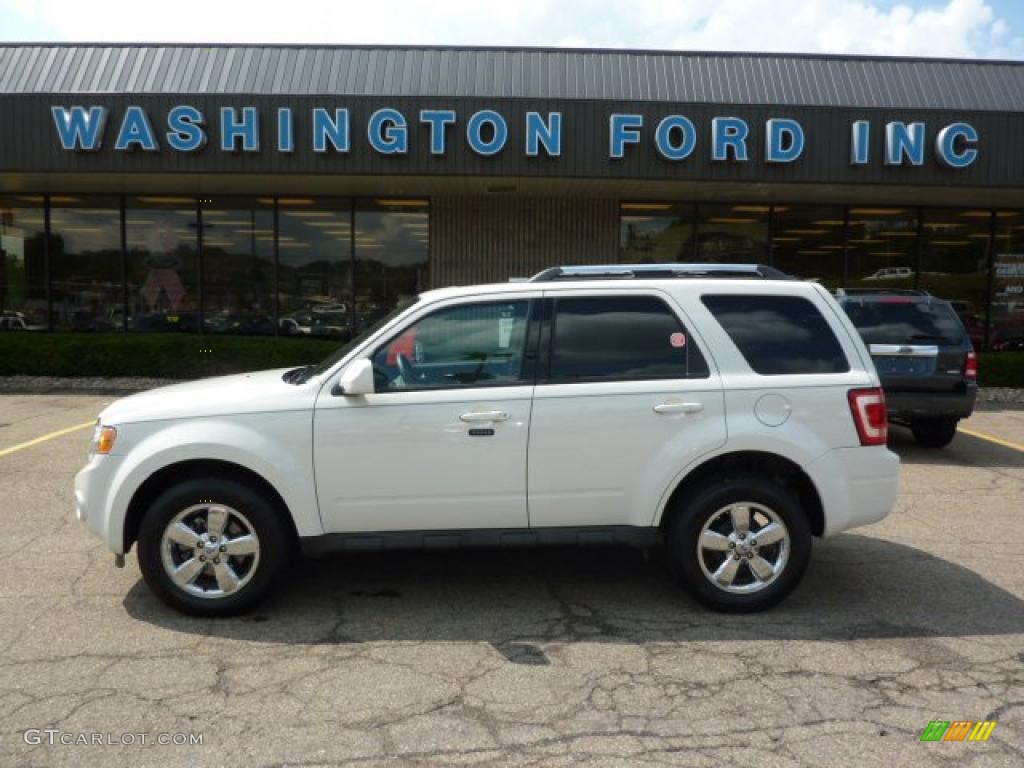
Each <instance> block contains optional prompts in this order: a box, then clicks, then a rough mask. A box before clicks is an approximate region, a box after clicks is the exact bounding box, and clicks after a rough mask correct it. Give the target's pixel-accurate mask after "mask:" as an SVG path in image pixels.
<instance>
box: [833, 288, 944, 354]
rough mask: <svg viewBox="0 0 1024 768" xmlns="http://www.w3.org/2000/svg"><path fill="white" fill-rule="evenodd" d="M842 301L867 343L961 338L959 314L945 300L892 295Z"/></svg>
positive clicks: (935, 342)
mask: <svg viewBox="0 0 1024 768" xmlns="http://www.w3.org/2000/svg"><path fill="white" fill-rule="evenodd" d="M842 305H843V309H845V310H846V314H848V315H849V316H850V319H851V320H853V324H854V325H855V326H856V327H857V330H858V331H859V332H860V335H861V337H862V338H863V339H864V341H865V342H866V343H868V344H907V343H913V342H931V343H933V344H960V343H961V342H962V341H963V339H964V328H963V324H962V323H961V322H960V318H958V317H957V316H956V313H955V312H953V309H952V307H950V306H949V305H948V304H946V303H945V302H938V301H911V300H908V299H901V298H898V297H894V298H892V299H874V300H872V301H862V300H859V299H846V300H844V301H843V302H842Z"/></svg>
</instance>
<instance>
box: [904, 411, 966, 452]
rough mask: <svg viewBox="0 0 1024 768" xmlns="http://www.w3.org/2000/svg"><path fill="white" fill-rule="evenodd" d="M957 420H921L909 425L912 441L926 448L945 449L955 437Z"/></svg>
mask: <svg viewBox="0 0 1024 768" xmlns="http://www.w3.org/2000/svg"><path fill="white" fill-rule="evenodd" d="M958 421H959V420H958V419H953V418H949V419H921V420H918V421H914V422H912V423H911V425H910V431H911V432H913V433H914V439H915V440H916V441H917V442H918V443H919V444H921V445H924V446H927V447H928V448H945V447H946V446H947V445H949V444H950V443H951V442H953V438H954V437H956V425H957V423H958Z"/></svg>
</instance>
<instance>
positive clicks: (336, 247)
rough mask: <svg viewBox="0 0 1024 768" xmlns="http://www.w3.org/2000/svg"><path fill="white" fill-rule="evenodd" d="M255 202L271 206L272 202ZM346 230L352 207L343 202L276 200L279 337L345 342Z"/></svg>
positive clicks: (348, 329) (349, 311)
mask: <svg viewBox="0 0 1024 768" xmlns="http://www.w3.org/2000/svg"><path fill="white" fill-rule="evenodd" d="M258 202H259V203H261V204H265V203H269V204H273V199H272V198H260V199H259V200H258ZM351 224H352V207H351V203H350V202H349V201H348V200H346V199H313V198H304V197H282V198H279V199H278V262H279V264H278V284H277V285H278V292H279V301H280V333H281V334H282V335H285V336H320V337H328V338H337V339H348V338H351V336H352V317H353V303H352V300H353V291H352V243H351V237H352V233H351V229H350V228H351ZM269 242H270V243H271V244H272V243H273V235H272V234H271V240H270V241H269Z"/></svg>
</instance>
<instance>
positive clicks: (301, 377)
mask: <svg viewBox="0 0 1024 768" xmlns="http://www.w3.org/2000/svg"><path fill="white" fill-rule="evenodd" d="M313 367H314V366H312V365H303V366H302V367H300V368H293V369H292V370H290V371H285V372H284V375H282V376H281V378H282V379H284V380H285V381H286V382H288V383H289V384H301V383H302V382H304V381H305V380H306V379H308V378H309V372H310V370H311V369H312V368H313Z"/></svg>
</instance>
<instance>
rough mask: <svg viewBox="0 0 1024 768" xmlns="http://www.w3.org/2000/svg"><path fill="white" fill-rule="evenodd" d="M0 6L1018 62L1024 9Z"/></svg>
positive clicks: (9, 12) (714, 0)
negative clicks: (269, 10) (996, 59)
mask: <svg viewBox="0 0 1024 768" xmlns="http://www.w3.org/2000/svg"><path fill="white" fill-rule="evenodd" d="M260 7H261V6H260V5H257V4H256V3H253V2H251V0H250V2H245V3H242V2H234V1H232V2H229V1H227V0H175V2H173V3H161V4H157V3H152V4H140V3H139V2H138V0H88V1H87V2H83V1H82V0H0V40H2V41H5V42H16V41H52V42H65V41H88V42H118V41H121V42H186V43H187V42H203V43H230V42H241V43H364V44H365V43H382V44H421V45H533V46H560V47H612V48H617V47H629V48H664V49H674V50H708V51H724V50H741V51H791V52H821V53H865V54H880V55H909V56H951V57H969V58H1009V59H1024V0H632V1H624V0H617V1H616V0H497V1H495V0H469V1H468V2H467V1H466V0H384V1H381V0H377V1H376V2H375V1H373V0H371V1H370V2H366V1H365V0H358V1H355V0H285V2H277V3H273V4H268V5H266V6H262V7H265V8H270V9H271V12H269V13H268V12H262V11H261V10H260Z"/></svg>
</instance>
